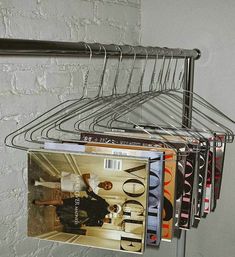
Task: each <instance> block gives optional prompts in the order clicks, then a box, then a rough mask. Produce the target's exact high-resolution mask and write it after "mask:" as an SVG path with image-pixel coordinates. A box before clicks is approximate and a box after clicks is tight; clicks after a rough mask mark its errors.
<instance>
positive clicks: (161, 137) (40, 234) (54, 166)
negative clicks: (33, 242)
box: [28, 126, 226, 253]
mask: <svg viewBox="0 0 235 257" xmlns="http://www.w3.org/2000/svg"><path fill="white" fill-rule="evenodd" d="M143 131H147V132H148V133H143ZM149 135H151V136H149ZM198 135H199V133H196V132H195V133H194V132H187V131H183V132H182V133H179V132H177V133H174V131H171V133H168V134H166V133H165V134H164V133H163V132H161V133H160V132H159V131H158V128H154V127H146V126H142V128H141V129H138V128H135V129H133V130H130V131H128V130H126V131H125V130H113V131H110V132H106V133H101V132H100V133H98V132H82V133H81V135H80V140H67V141H60V142H58V141H56V142H54V141H47V142H45V144H44V147H43V149H38V150H30V151H29V152H28V181H29V182H28V188H29V192H28V235H29V236H32V237H37V238H40V239H45V240H52V241H60V242H64V243H70V244H78V245H83V246H89V247H97V248H103V249H110V250H117V251H124V252H131V253H143V252H144V250H145V249H146V247H150V246H151V247H156V248H157V247H159V246H160V243H161V241H168V242H170V241H171V240H172V238H173V237H179V236H180V232H181V231H182V230H189V229H190V228H193V227H197V226H198V225H199V223H200V220H201V219H202V218H205V217H206V216H207V215H208V214H209V213H210V212H213V211H214V210H215V208H216V205H217V201H218V199H219V197H220V189H221V182H222V174H223V162H224V154H225V142H226V134H222V133H221V134H213V135H211V134H206V133H204V134H203V133H201V134H200V136H198Z"/></svg>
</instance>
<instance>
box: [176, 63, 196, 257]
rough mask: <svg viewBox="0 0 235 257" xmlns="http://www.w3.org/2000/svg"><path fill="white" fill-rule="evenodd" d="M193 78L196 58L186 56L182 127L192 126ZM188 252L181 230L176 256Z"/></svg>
mask: <svg viewBox="0 0 235 257" xmlns="http://www.w3.org/2000/svg"><path fill="white" fill-rule="evenodd" d="M193 79H194V59H193V58H186V59H185V65H184V90H185V91H183V92H184V95H183V115H182V127H183V128H185V127H186V128H191V126H192V107H193V94H191V92H193ZM185 252H186V230H182V231H181V235H180V238H177V249H176V257H185Z"/></svg>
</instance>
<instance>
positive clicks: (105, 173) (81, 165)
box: [28, 150, 149, 253]
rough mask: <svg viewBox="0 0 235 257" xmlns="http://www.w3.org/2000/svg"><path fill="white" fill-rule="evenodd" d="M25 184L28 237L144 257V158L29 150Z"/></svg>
mask: <svg viewBox="0 0 235 257" xmlns="http://www.w3.org/2000/svg"><path fill="white" fill-rule="evenodd" d="M28 181H29V182H28V190H29V192H28V235H29V236H31V237H37V238H41V239H46V240H52V241H60V242H64V243H71V244H79V245H84V246H91V247H97V248H104V249H110V250H118V251H124V252H132V253H143V251H144V247H145V234H146V219H147V212H148V208H147V197H148V188H149V160H148V158H144V157H130V156H120V155H118V156H117V155H114V156H110V155H103V154H99V155H98V154H92V153H72V152H64V151H49V150H32V151H29V152H28Z"/></svg>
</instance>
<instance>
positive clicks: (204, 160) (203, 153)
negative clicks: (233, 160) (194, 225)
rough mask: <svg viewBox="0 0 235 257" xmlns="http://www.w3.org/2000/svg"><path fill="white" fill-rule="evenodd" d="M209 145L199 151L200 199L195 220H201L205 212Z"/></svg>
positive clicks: (204, 145) (202, 145) (198, 199)
mask: <svg viewBox="0 0 235 257" xmlns="http://www.w3.org/2000/svg"><path fill="white" fill-rule="evenodd" d="M208 153H209V149H208V143H207V142H206V144H203V143H202V144H201V147H200V151H199V160H198V171H199V174H198V175H199V177H198V198H197V203H196V206H197V208H196V210H195V219H197V220H200V218H201V217H202V215H203V212H202V210H204V198H205V188H206V179H207V177H206V175H207V174H206V173H207V170H208Z"/></svg>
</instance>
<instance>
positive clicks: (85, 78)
mask: <svg viewBox="0 0 235 257" xmlns="http://www.w3.org/2000/svg"><path fill="white" fill-rule="evenodd" d="M83 43H84V45H85V47H86V48H88V49H89V53H90V54H89V62H88V67H87V71H86V73H85V76H84V82H83V88H82V98H84V97H87V93H88V92H87V83H88V76H89V73H90V65H91V60H92V57H93V52H92V49H91V47H90V45H89V44H88V43H85V42H83Z"/></svg>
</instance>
